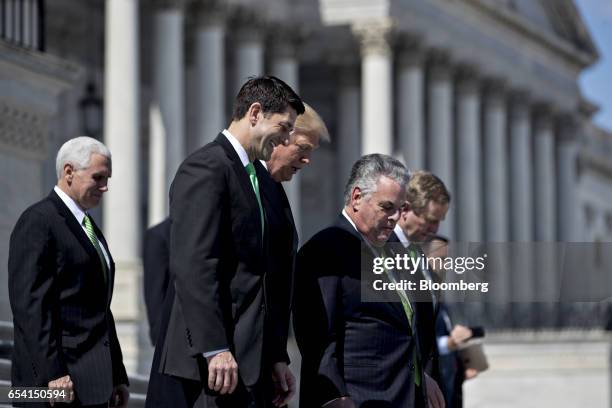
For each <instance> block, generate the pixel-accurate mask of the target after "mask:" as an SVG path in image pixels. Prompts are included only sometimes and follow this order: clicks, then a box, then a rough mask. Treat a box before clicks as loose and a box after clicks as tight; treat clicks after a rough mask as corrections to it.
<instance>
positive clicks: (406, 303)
mask: <svg viewBox="0 0 612 408" xmlns="http://www.w3.org/2000/svg"><path fill="white" fill-rule="evenodd" d="M380 254H381V256H382V257H384V258H387V254H386V253H385V250H384V249H383V248H381V250H380ZM411 255H412V254H411ZM385 272H386V273H387V276H388V277H389V279H390V280H391V281H392V282H397V280H396V279H395V276H393V272H392V271H390V270H388V269H387V268H385ZM397 292H398V294H399V297H400V300H401V301H402V307H403V308H404V313H406V318H407V319H408V325H409V326H410V328H411V329H412V332H413V334H416V330H415V329H413V327H412V316H413V315H414V311H413V310H412V305H411V304H410V299H408V296H407V295H406V292H405V291H403V290H398V291H397ZM413 350H414V351H413V353H412V357H413V359H414V383H415V384H416V385H417V386H419V387H420V386H421V361H420V358H419V353H417V344H416V337H415V347H414V349H413Z"/></svg>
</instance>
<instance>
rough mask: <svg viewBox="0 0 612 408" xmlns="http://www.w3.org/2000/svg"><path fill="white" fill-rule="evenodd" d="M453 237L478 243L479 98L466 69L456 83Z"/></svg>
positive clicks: (479, 233) (480, 209) (474, 84)
mask: <svg viewBox="0 0 612 408" xmlns="http://www.w3.org/2000/svg"><path fill="white" fill-rule="evenodd" d="M456 128H457V164H458V165H457V194H456V196H457V205H456V209H457V211H456V212H457V233H456V235H457V237H458V239H459V240H460V241H465V242H480V241H481V240H482V229H483V228H482V223H483V218H482V217H483V214H482V207H483V202H482V200H483V198H482V183H481V178H482V154H481V146H482V144H481V137H480V95H479V88H478V81H477V78H476V76H475V73H474V72H473V71H472V70H471V69H469V68H466V69H464V70H462V72H460V74H459V77H458V82H457V117H456Z"/></svg>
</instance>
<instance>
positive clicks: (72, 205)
mask: <svg viewBox="0 0 612 408" xmlns="http://www.w3.org/2000/svg"><path fill="white" fill-rule="evenodd" d="M53 191H55V193H56V194H57V195H58V196H59V198H60V199H61V200H62V201H63V202H64V204H66V207H68V209H69V210H70V212H71V213H72V215H74V218H76V220H77V222H78V223H79V225H80V226H81V228H83V232H85V234H86V235H87V230H86V229H85V226H84V225H83V219H84V218H85V211H83V210H82V209H81V207H79V205H78V204H77V203H76V202H75V201H74V200H73V199H72V198H70V196H69V195H68V194H66V193H64V191H63V190H62V189H61V188H59V187H58V186H55V187H53ZM88 237H89V235H88ZM96 239H97V237H96ZM98 245H100V249H101V250H102V254H103V255H104V260H105V261H106V267H107V269H108V270H109V271H110V258H109V256H108V253H107V252H106V248H104V245H102V242H100V240H99V239H98Z"/></svg>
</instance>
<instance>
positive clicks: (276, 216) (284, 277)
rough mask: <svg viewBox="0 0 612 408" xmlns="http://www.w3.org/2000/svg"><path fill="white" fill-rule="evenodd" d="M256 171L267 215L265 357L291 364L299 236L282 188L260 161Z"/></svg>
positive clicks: (270, 360) (256, 163)
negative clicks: (290, 335) (289, 347)
mask: <svg viewBox="0 0 612 408" xmlns="http://www.w3.org/2000/svg"><path fill="white" fill-rule="evenodd" d="M255 170H256V171H257V179H258V180H259V187H260V191H261V196H262V201H263V205H264V210H265V214H266V238H267V239H266V273H265V278H264V280H265V282H264V288H265V291H266V296H265V299H266V311H267V313H266V327H265V342H264V344H265V350H264V353H265V355H266V356H267V358H266V359H267V361H269V362H271V363H275V362H278V361H285V362H287V363H288V362H289V356H288V355H287V337H288V332H289V315H290V311H291V297H292V294H293V290H292V288H293V270H294V266H295V255H296V252H297V246H298V235H297V231H296V229H295V223H294V221H293V214H292V212H291V207H290V206H289V200H288V199H287V195H286V194H285V190H284V189H283V186H282V184H281V183H278V182H276V181H274V179H273V178H272V177H271V176H270V173H269V172H268V171H267V170H266V169H265V168H264V166H263V165H262V164H261V163H260V162H259V160H257V161H256V162H255Z"/></svg>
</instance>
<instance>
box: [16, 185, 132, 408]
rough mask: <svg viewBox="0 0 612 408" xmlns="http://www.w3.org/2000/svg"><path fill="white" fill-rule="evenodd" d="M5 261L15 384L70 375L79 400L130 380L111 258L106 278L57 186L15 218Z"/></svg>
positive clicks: (97, 398) (91, 400)
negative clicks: (117, 321) (118, 328)
mask: <svg viewBox="0 0 612 408" xmlns="http://www.w3.org/2000/svg"><path fill="white" fill-rule="evenodd" d="M94 229H95V232H96V234H97V236H98V239H99V240H100V241H101V243H102V245H104V247H105V249H106V252H107V253H108V254H109V256H110V251H109V250H108V245H107V244H106V241H105V239H104V237H103V235H102V232H101V231H100V230H99V229H98V227H97V226H95V224H94ZM8 266H9V297H10V301H11V308H12V311H13V323H14V340H15V349H14V354H13V365H12V382H13V385H14V386H29V387H32V386H37V387H41V386H47V383H48V382H49V381H50V380H54V379H56V378H59V377H62V376H64V375H67V374H70V377H71V379H72V381H73V383H74V387H75V390H76V395H77V397H78V399H79V400H80V401H81V403H83V404H99V403H104V402H105V401H108V399H109V398H110V396H111V393H112V390H113V386H115V385H118V384H122V383H123V384H127V383H128V380H127V375H126V372H125V368H124V366H123V362H122V360H123V358H122V355H121V348H120V347H119V341H118V339H117V333H116V330H115V323H114V319H113V315H112V313H111V311H110V303H111V296H112V289H113V281H114V275H115V266H114V263H113V262H112V259H111V267H110V270H109V271H108V279H106V282H105V277H104V273H103V269H102V264H101V262H100V258H99V256H98V254H97V252H96V250H95V248H94V246H93V245H92V243H91V242H90V241H89V238H88V237H87V235H86V234H85V232H84V231H83V229H82V227H81V226H80V225H79V223H78V221H77V220H76V218H75V217H74V215H73V214H72V213H71V212H70V210H69V209H68V207H66V205H65V204H64V203H63V201H62V200H61V199H60V198H59V196H58V195H57V194H56V193H55V192H54V191H52V192H51V194H49V196H48V197H47V198H45V199H43V200H42V201H40V202H38V203H36V204H34V205H33V206H31V207H30V208H28V209H27V210H26V211H25V212H24V213H23V214H22V215H21V217H20V218H19V220H18V221H17V224H16V225H15V229H14V230H13V233H12V234H11V240H10V249H9V265H8Z"/></svg>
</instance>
